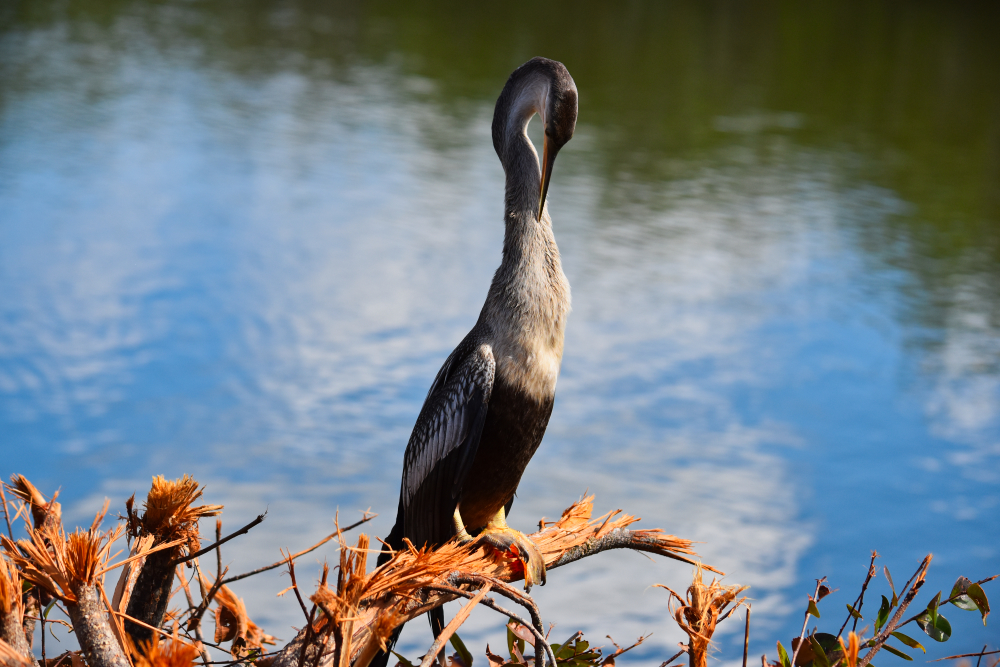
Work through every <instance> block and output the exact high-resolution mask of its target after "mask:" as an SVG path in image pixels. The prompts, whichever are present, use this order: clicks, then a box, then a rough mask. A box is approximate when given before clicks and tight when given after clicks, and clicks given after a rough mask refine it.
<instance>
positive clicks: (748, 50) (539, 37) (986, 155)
mask: <svg viewBox="0 0 1000 667" xmlns="http://www.w3.org/2000/svg"><path fill="white" fill-rule="evenodd" d="M0 11H2V12H3V13H2V14H0V18H2V21H3V23H4V25H5V26H6V31H7V39H5V40H4V42H3V48H4V49H5V50H8V49H16V48H17V45H18V43H19V42H18V39H22V38H25V35H30V34H32V33H35V34H38V33H39V32H40V31H41V32H44V31H46V30H49V33H48V38H51V39H54V40H59V41H60V42H71V43H81V44H84V45H95V46H96V45H99V46H100V47H101V48H102V49H106V50H108V51H109V52H110V53H112V54H113V53H114V52H115V50H119V49H129V48H135V47H136V42H137V41H141V42H142V47H143V48H153V49H156V50H157V51H158V52H160V53H161V54H162V55H163V57H167V58H175V59H176V58H180V59H183V60H186V61H189V62H190V64H191V65H192V66H197V67H203V68H208V69H212V70H217V71H220V72H222V73H224V74H225V73H235V74H238V75H239V76H240V77H243V78H244V79H246V80H248V81H250V82H252V81H254V80H255V79H263V78H264V77H267V76H270V75H273V74H275V73H277V72H281V71H288V70H292V71H297V72H298V73H300V74H302V75H303V76H305V77H306V78H307V79H309V80H317V79H318V80H325V79H334V80H347V81H350V80H352V78H354V77H357V76H359V74H358V72H359V71H360V72H364V71H366V70H365V69H364V67H363V66H365V65H371V64H375V65H379V66H388V67H389V69H390V70H391V71H393V72H395V73H396V74H398V75H399V77H400V79H399V80H400V81H404V80H407V79H412V78H414V77H420V78H422V79H423V80H426V81H429V82H431V84H432V85H430V86H426V87H424V88H420V89H419V90H407V91H406V92H405V93H404V94H408V95H419V96H421V97H423V98H429V99H430V100H431V101H432V102H434V103H436V104H437V105H438V106H439V107H440V110H441V113H442V114H444V115H445V117H446V118H447V121H448V122H447V123H446V125H445V127H446V129H445V131H442V130H441V128H440V127H435V128H429V129H428V130H427V134H428V136H427V137H426V141H427V145H428V146H431V147H443V146H447V145H449V144H450V143H454V142H459V143H460V142H462V141H463V136H464V135H465V134H466V130H467V128H468V124H469V123H470V122H471V120H472V118H473V115H474V114H476V113H478V112H479V110H480V109H481V108H482V106H483V104H489V103H490V102H491V101H492V99H493V98H494V96H495V95H496V92H497V90H498V88H499V85H500V82H501V81H503V80H504V78H505V77H506V76H507V74H508V73H509V72H510V70H511V69H512V67H514V66H516V65H517V64H519V63H520V62H523V61H524V60H525V59H526V58H528V57H530V56H532V55H536V54H544V55H546V56H549V57H552V58H556V59H559V60H562V61H564V62H566V63H567V65H568V66H569V68H570V70H571V71H572V73H573V75H574V77H575V79H576V81H577V83H578V86H579V88H580V90H581V111H580V119H581V126H582V127H586V128H590V130H591V131H590V132H589V136H591V137H592V138H593V140H592V142H591V144H590V145H588V146H586V147H585V148H581V149H579V150H586V152H587V153H588V154H589V155H588V160H587V169H588V170H589V171H591V172H592V173H597V174H599V175H600V176H601V181H600V187H601V188H602V189H603V193H602V196H601V198H600V201H601V203H602V204H601V205H602V206H603V207H605V208H606V213H605V215H602V216H599V217H601V218H603V219H604V220H606V223H607V224H614V221H615V220H616V219H620V218H621V217H623V216H626V217H627V216H629V215H631V213H630V212H629V205H630V204H632V203H634V202H636V201H639V202H641V203H642V205H643V206H648V207H654V208H655V207H658V206H668V205H669V201H664V200H663V198H662V197H658V196H657V195H658V193H659V192H660V190H661V188H659V187H658V186H660V185H661V184H663V183H664V182H667V181H670V180H674V179H679V178H684V177H685V176H686V175H688V174H687V172H688V171H690V169H691V168H692V165H705V166H711V165H712V164H713V163H714V162H717V161H718V160H719V155H720V150H722V149H724V148H726V147H729V146H733V145H737V146H743V147H746V148H748V149H750V150H751V151H752V153H753V155H754V156H755V157H754V159H757V160H762V161H767V160H770V159H781V158H780V155H782V154H784V153H782V152H780V151H779V152H778V155H779V157H775V153H774V152H773V151H772V150H770V147H771V146H773V142H774V140H775V138H776V137H777V138H779V139H780V140H781V141H790V142H792V143H793V145H795V146H796V147H799V148H804V149H809V150H814V151H818V152H820V153H821V154H823V155H834V156H837V157H836V160H837V162H838V164H839V165H840V166H841V169H842V171H844V172H845V183H844V184H843V187H855V186H856V185H857V182H865V183H870V184H874V185H876V186H880V187H884V188H887V189H888V190H890V191H892V192H894V193H895V194H896V196H897V197H898V198H900V199H902V200H903V201H905V202H908V203H909V204H911V205H912V208H911V209H910V210H908V211H906V212H904V213H901V214H900V215H895V216H878V218H877V220H876V221H874V222H873V221H860V225H859V226H860V228H859V230H858V235H857V236H858V239H859V243H860V245H861V246H862V247H863V248H865V249H866V250H867V252H868V253H869V254H870V255H871V256H872V257H874V258H876V259H877V260H878V261H879V262H885V261H887V262H889V263H890V264H894V265H900V266H902V267H903V268H905V269H907V270H908V271H910V272H912V274H913V275H914V276H916V278H917V285H918V287H917V288H916V290H917V292H922V293H924V296H925V297H926V298H920V299H918V301H919V302H920V304H919V307H918V308H916V310H915V311H914V312H915V316H916V317H917V319H918V320H919V321H921V322H922V323H923V324H926V325H930V326H934V327H940V326H942V323H943V321H944V319H945V318H946V317H947V313H948V312H949V307H950V305H951V299H952V297H951V293H952V292H953V291H954V289H955V277H956V276H969V275H976V276H977V277H978V280H979V281H980V283H983V284H982V285H981V286H980V287H981V288H980V289H977V290H974V291H976V292H977V293H979V294H980V296H979V297H978V298H977V310H980V311H981V312H983V313H985V314H987V315H988V318H989V321H990V323H991V329H993V330H1000V315H998V312H997V311H998V309H997V299H996V296H995V295H997V294H1000V69H998V67H997V63H1000V40H997V39H996V34H997V28H998V27H1000V4H997V3H993V2H983V3H931V2H912V3H904V2H827V3H800V2H792V1H789V2H761V3H742V2H693V1H692V2H670V3H667V2H652V3H639V2H629V3H601V2H574V3H555V2H548V3H527V2H523V3H512V2H505V3H497V4H487V3H459V2H433V3H432V2H424V3H413V2H369V3H348V2H333V3H331V2H326V1H322V2H321V1H319V0H315V1H309V0H298V1H293V2H283V3H279V4H275V3H271V2H264V1H246V0H240V1H238V2H236V1H233V2H209V3H187V2H179V3H169V2H167V3H154V2H148V3H146V2H128V1H122V0H119V1H108V0H105V1H98V0H93V1H87V2H83V1H73V0H70V1H63V2H37V1H33V2H20V3H17V4H12V5H7V8H6V9H5V10H0ZM99 55H100V54H96V55H95V53H90V54H89V55H81V56H80V57H91V58H93V64H92V66H93V68H94V71H95V77H94V81H93V82H90V85H91V86H93V90H92V91H90V92H91V93H92V94H93V95H95V96H100V95H102V94H120V91H105V90H102V88H101V83H100V72H101V69H102V68H108V67H112V65H111V64H110V63H109V62H108V59H107V58H104V59H102V58H101V57H99ZM358 66H362V68H361V69H360V70H359V69H358ZM3 80H4V85H3V87H2V88H0V91H2V92H0V95H2V98H0V99H2V100H3V102H2V103H3V104H6V101H7V99H8V98H9V96H11V95H16V94H18V92H19V91H23V90H25V89H30V88H31V87H32V86H33V85H37V84H38V82H37V81H35V80H33V79H32V75H31V72H30V71H18V70H17V68H16V67H14V68H11V69H7V70H5V71H4V74H3ZM566 162H567V163H569V165H572V164H573V161H566ZM562 168H567V169H573V168H574V167H573V166H567V167H562ZM663 190H664V191H665V189H663ZM856 222H857V221H856ZM869 223H871V224H873V225H876V226H875V227H871V226H869ZM847 224H850V223H849V222H848V223H847Z"/></svg>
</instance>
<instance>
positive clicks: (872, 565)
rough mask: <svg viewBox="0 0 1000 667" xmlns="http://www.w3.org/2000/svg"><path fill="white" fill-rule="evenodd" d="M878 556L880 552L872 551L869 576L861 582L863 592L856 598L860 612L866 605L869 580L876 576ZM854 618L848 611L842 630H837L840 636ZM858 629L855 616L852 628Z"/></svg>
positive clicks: (856, 607) (855, 607) (855, 604)
mask: <svg viewBox="0 0 1000 667" xmlns="http://www.w3.org/2000/svg"><path fill="white" fill-rule="evenodd" d="M876 558H878V552H877V551H872V562H871V563H869V564H868V576H867V577H865V583H863V584H861V593H860V594H859V595H858V597H857V598H856V599H855V600H854V610H855V611H857V612H858V613H859V614H860V613H861V607H863V606H864V605H865V591H866V590H868V582H870V581H871V580H872V577H874V576H875V574H876V570H875V559H876ZM852 618H854V614H851V613H850V612H848V614H847V618H846V619H844V624H843V625H842V626H840V630H838V631H837V636H838V637H839V636H840V635H842V634H843V633H844V628H846V627H847V624H848V623H850V622H851V619H852ZM857 629H858V619H856V618H854V626H853V627H852V628H851V630H852V631H855V632H856V631H857Z"/></svg>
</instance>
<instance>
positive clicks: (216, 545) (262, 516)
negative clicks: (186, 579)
mask: <svg viewBox="0 0 1000 667" xmlns="http://www.w3.org/2000/svg"><path fill="white" fill-rule="evenodd" d="M265 517H267V510H264V513H263V514H260V515H258V516H257V518H256V519H254V520H253V521H251V522H250V523H248V524H247V525H245V526H243V527H242V528H240V529H239V530H237V531H236V532H235V533H233V534H232V535H226V536H225V537H224V538H222V539H218V538H217V539H216V541H215V543H214V544H209V545H208V546H207V547H205V548H204V549H201V550H200V551H195V552H194V553H193V554H188V555H187V556H182V557H180V558H178V559H177V560H175V561H174V562H173V564H174V565H180V564H181V563H186V562H188V561H189V560H192V559H194V558H197V557H198V556H204V555H205V554H207V553H208V552H209V551H211V550H212V549H218V548H219V547H220V546H222V545H223V544H225V543H226V542H228V541H229V540H231V539H233V538H234V537H239V536H240V535H244V534H246V533H248V532H250V529H251V528H253V527H254V526H256V525H257V524H259V523H260V522H262V521H263V520H264V519H265Z"/></svg>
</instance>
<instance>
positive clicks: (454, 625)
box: [420, 583, 538, 667]
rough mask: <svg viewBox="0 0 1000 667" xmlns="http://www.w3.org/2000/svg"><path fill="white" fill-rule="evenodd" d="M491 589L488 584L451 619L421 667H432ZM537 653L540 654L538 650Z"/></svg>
mask: <svg viewBox="0 0 1000 667" xmlns="http://www.w3.org/2000/svg"><path fill="white" fill-rule="evenodd" d="M490 588H492V586H491V585H490V584H489V583H487V584H486V585H485V586H483V587H482V588H480V589H479V592H478V593H476V594H475V595H474V596H473V597H472V598H470V599H469V602H468V603H466V605H465V606H464V607H462V608H461V609H459V610H458V613H457V614H455V618H453V619H451V622H450V623H448V625H446V626H445V628H444V630H442V631H441V634H439V635H438V636H437V638H436V639H435V640H434V643H433V644H431V647H430V649H429V650H428V651H427V654H426V655H425V656H424V659H423V660H422V661H421V662H420V667H430V666H431V663H432V662H434V660H435V659H436V658H437V654H438V653H440V652H441V649H442V648H443V647H444V645H445V644H446V643H447V642H448V640H449V639H451V636H452V635H453V634H455V631H456V630H458V627H459V626H460V625H462V623H465V619H467V618H468V617H469V614H470V613H472V608H473V607H475V606H476V605H477V604H479V603H480V602H481V601H482V599H483V598H484V597H486V594H487V593H489V592H490ZM535 652H536V653H537V652H538V651H537V649H536V650H535Z"/></svg>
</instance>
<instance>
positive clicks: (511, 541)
mask: <svg viewBox="0 0 1000 667" xmlns="http://www.w3.org/2000/svg"><path fill="white" fill-rule="evenodd" d="M478 539H479V540H481V541H483V542H486V543H487V544H489V545H490V546H492V547H493V548H494V549H496V550H497V551H500V552H502V553H503V554H504V555H506V556H507V557H510V558H516V559H517V560H520V561H521V564H522V565H523V567H524V590H525V591H526V592H527V591H530V590H531V587H532V586H534V585H535V584H540V585H542V586H544V585H545V559H544V558H542V554H541V552H540V551H539V550H538V547H537V546H535V543H534V542H532V541H531V539H530V538H529V537H528V536H527V535H525V534H524V533H522V532H521V531H518V530H514V529H513V528H510V527H509V526H508V525H507V519H506V516H505V512H504V510H503V508H500V511H499V512H497V515H496V516H495V517H493V519H491V520H490V522H489V523H488V524H486V527H485V528H483V530H482V531H481V532H480V533H479V536H478Z"/></svg>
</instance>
